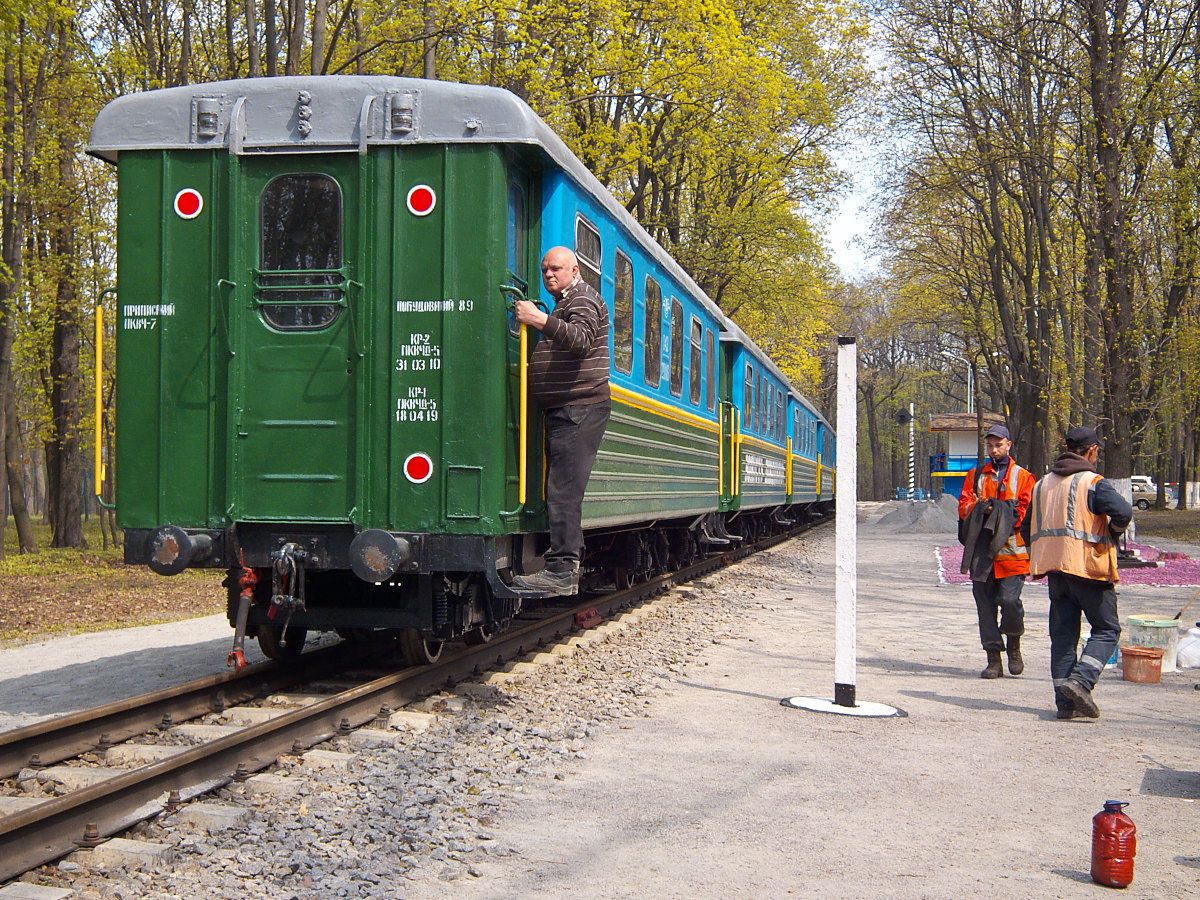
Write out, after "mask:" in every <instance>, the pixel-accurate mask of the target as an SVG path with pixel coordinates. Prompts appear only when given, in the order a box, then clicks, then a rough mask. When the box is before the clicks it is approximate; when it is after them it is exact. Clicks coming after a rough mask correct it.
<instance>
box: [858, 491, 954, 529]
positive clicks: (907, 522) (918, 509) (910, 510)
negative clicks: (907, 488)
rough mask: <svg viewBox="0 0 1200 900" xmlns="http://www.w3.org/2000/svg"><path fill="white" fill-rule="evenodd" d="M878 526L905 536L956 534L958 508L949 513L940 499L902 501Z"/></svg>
mask: <svg viewBox="0 0 1200 900" xmlns="http://www.w3.org/2000/svg"><path fill="white" fill-rule="evenodd" d="M943 496H945V495H943ZM876 524H878V525H879V526H880V527H881V528H886V529H889V530H891V531H896V532H904V533H905V534H954V533H956V532H957V530H958V508H957V505H955V507H954V510H953V512H949V511H947V509H946V504H945V503H944V502H943V501H942V500H940V499H939V500H936V501H927V500H917V501H905V500H900V501H897V502H896V504H895V507H894V508H893V509H892V510H891V511H890V512H888V513H887V514H885V515H884V516H882V517H881V518H880V519H879V520H878V522H877V523H876Z"/></svg>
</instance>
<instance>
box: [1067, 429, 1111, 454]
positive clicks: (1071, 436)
mask: <svg viewBox="0 0 1200 900" xmlns="http://www.w3.org/2000/svg"><path fill="white" fill-rule="evenodd" d="M1066 439H1067V443H1068V444H1069V445H1070V446H1072V447H1079V448H1081V449H1084V450H1086V449H1087V448H1088V447H1091V446H1092V445H1093V444H1095V445H1097V446H1100V447H1103V446H1104V441H1102V440H1100V435H1099V434H1097V433H1096V429H1095V428H1091V427H1089V426H1087V425H1076V426H1075V427H1074V428H1068V429H1067V433H1066Z"/></svg>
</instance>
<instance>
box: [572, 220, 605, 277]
mask: <svg viewBox="0 0 1200 900" xmlns="http://www.w3.org/2000/svg"><path fill="white" fill-rule="evenodd" d="M575 256H576V257H577V258H578V259H579V274H580V276H581V277H582V278H583V280H584V281H586V282H587V283H588V284H590V285H591V286H592V287H593V288H595V290H596V293H597V294H599V293H601V291H600V260H601V259H602V258H603V257H602V256H601V255H600V232H599V231H597V230H596V229H595V227H594V226H593V225H592V223H591V222H589V221H588V220H587V219H585V218H584V217H583V216H580V217H579V218H577V219H576V220H575Z"/></svg>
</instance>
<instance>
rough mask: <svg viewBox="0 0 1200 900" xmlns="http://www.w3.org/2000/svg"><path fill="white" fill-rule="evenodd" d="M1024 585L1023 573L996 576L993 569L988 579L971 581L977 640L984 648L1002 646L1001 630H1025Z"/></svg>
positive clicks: (1015, 633)
mask: <svg viewBox="0 0 1200 900" xmlns="http://www.w3.org/2000/svg"><path fill="white" fill-rule="evenodd" d="M1024 586H1025V576H1024V575H1009V576H1008V577H1007V578H997V577H996V575H995V573H994V572H993V573H992V574H990V575H988V577H987V581H972V582H971V593H973V594H974V595H975V611H976V612H977V613H978V614H979V642H980V643H981V644H983V649H984V650H1003V649H1004V641H1003V640H1001V638H1000V635H1002V634H1008V635H1012V636H1014V637H1020V636H1021V635H1022V634H1024V633H1025V607H1024V606H1023V605H1022V603H1021V588H1023V587H1024ZM997 612H999V614H1000V624H999V625H997V624H996V614H997Z"/></svg>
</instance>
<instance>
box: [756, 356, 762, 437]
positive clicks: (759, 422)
mask: <svg viewBox="0 0 1200 900" xmlns="http://www.w3.org/2000/svg"><path fill="white" fill-rule="evenodd" d="M762 424H763V377H762V374H761V373H760V372H758V371H757V370H755V372H754V430H755V431H760V432H761V431H762Z"/></svg>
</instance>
